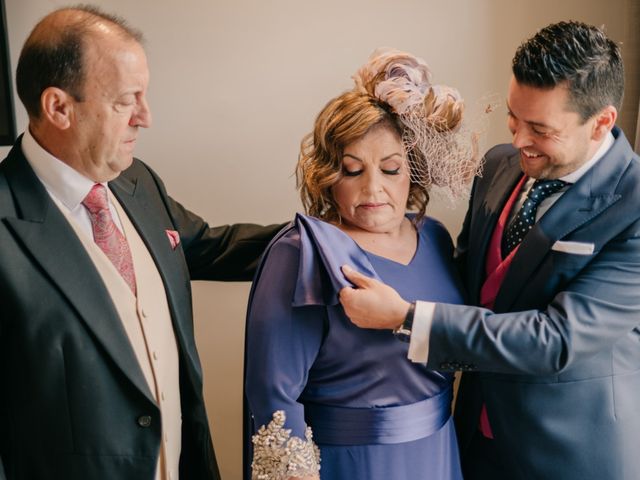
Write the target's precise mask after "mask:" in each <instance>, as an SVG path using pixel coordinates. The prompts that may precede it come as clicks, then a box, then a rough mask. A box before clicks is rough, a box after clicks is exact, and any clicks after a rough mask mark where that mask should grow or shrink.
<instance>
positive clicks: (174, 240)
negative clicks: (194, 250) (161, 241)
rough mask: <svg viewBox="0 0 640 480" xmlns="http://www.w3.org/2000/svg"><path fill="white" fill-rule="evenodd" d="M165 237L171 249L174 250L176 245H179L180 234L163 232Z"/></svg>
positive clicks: (170, 231)
mask: <svg viewBox="0 0 640 480" xmlns="http://www.w3.org/2000/svg"><path fill="white" fill-rule="evenodd" d="M165 232H166V234H167V237H169V243H170V244H171V249H172V250H175V249H176V247H177V246H178V245H180V234H179V233H178V232H176V231H175V230H165Z"/></svg>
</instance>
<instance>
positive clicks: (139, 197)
mask: <svg viewBox="0 0 640 480" xmlns="http://www.w3.org/2000/svg"><path fill="white" fill-rule="evenodd" d="M138 183H139V182H138V179H137V178H129V177H127V176H125V175H120V176H119V177H118V178H117V179H116V180H114V181H112V182H110V183H109V187H110V188H111V191H112V192H113V194H114V195H115V196H116V198H117V199H118V201H119V202H120V204H121V205H122V207H123V209H124V210H125V211H126V212H127V215H128V216H129V219H130V220H131V223H132V224H133V225H134V227H135V228H136V230H137V231H138V234H139V235H140V237H141V238H142V241H143V242H144V243H145V246H146V247H147V250H148V251H149V254H150V255H151V257H152V258H153V261H154V263H155V264H156V267H157V269H158V272H159V273H160V277H161V278H162V282H163V284H164V288H165V292H166V294H167V301H168V304H169V311H170V312H171V319H172V322H173V327H174V331H175V334H176V340H177V341H178V344H179V345H180V351H182V352H184V353H185V354H186V355H188V356H189V357H190V358H189V360H190V361H191V362H192V363H193V365H194V366H196V367H197V368H198V369H199V365H200V362H199V360H198V358H197V356H196V353H195V352H196V346H195V343H194V342H193V334H192V333H190V332H186V331H185V329H187V328H189V327H188V326H189V325H191V321H190V319H191V298H190V296H189V295H190V291H189V289H185V288H184V284H185V272H184V270H183V269H182V268H181V264H182V263H181V261H180V260H179V259H178V258H176V256H180V255H182V252H181V250H180V249H176V250H173V249H172V248H171V246H170V245H171V244H170V242H169V239H168V237H167V234H166V231H165V230H166V229H172V228H173V226H172V225H170V224H166V225H164V224H163V222H162V216H161V214H160V212H158V210H157V207H155V206H153V205H152V200H151V199H150V198H149V196H148V193H147V192H146V190H145V189H144V188H138ZM185 292H186V294H185ZM185 312H187V315H186V317H185Z"/></svg>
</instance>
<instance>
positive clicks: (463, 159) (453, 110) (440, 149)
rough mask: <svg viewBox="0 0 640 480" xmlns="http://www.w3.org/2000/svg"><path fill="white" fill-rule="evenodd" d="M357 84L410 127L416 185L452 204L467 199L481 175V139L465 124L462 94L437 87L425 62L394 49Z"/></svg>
mask: <svg viewBox="0 0 640 480" xmlns="http://www.w3.org/2000/svg"><path fill="white" fill-rule="evenodd" d="M353 80H354V81H355V88H354V90H356V91H360V92H363V93H367V94H368V95H370V96H372V97H374V98H377V99H378V100H379V101H381V102H384V103H386V104H387V105H389V107H391V109H392V111H393V112H394V113H395V114H396V115H398V117H399V119H400V121H401V122H402V124H403V126H404V127H405V128H404V135H403V139H402V140H403V143H404V146H405V149H406V151H407V157H408V160H409V167H410V174H411V180H412V181H413V182H414V183H418V184H420V185H422V186H423V187H431V186H436V187H439V189H440V190H441V191H442V193H444V194H445V196H446V197H448V198H450V199H452V200H453V199H456V198H459V197H460V196H463V195H464V194H466V192H467V184H468V183H469V181H470V180H471V179H472V178H473V176H474V175H476V174H478V173H479V171H480V167H481V156H480V155H479V154H478V133H477V132H476V133H474V132H472V131H471V130H470V129H469V128H467V127H466V125H465V123H464V122H463V121H462V117H463V111H464V104H463V101H462V97H461V95H460V93H459V92H458V91H457V90H456V89H455V88H451V87H447V86H445V85H433V84H432V83H431V72H430V70H429V67H428V66H427V64H426V63H425V62H424V60H422V59H421V58H418V57H415V56H413V55H411V54H410V53H405V52H401V51H399V50H395V49H392V48H379V49H377V50H376V51H374V52H373V53H372V54H371V56H370V57H369V60H368V61H367V63H366V64H365V65H363V66H362V67H361V68H360V69H359V70H358V71H357V72H356V74H355V75H354V76H353Z"/></svg>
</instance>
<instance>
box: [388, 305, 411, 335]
mask: <svg viewBox="0 0 640 480" xmlns="http://www.w3.org/2000/svg"><path fill="white" fill-rule="evenodd" d="M415 313H416V303H415V302H413V303H411V304H409V310H407V315H406V316H405V317H404V322H402V324H401V325H399V326H398V327H396V328H394V329H393V334H394V335H395V337H396V338H397V339H398V340H400V341H401V342H410V341H411V329H412V328H413V317H414V315H415Z"/></svg>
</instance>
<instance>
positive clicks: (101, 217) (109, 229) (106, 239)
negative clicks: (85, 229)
mask: <svg viewBox="0 0 640 480" xmlns="http://www.w3.org/2000/svg"><path fill="white" fill-rule="evenodd" d="M82 205H84V206H85V207H86V209H87V210H88V211H89V217H90V218H91V227H92V229H93V240H94V241H95V242H96V244H97V245H98V246H99V247H100V249H101V250H102V251H103V252H104V253H105V255H106V256H107V258H108V259H109V260H111V263H113V266H114V267H116V270H118V272H120V275H122V278H124V281H125V282H127V285H129V288H131V291H132V292H133V294H134V295H135V294H136V274H135V272H134V270H133V260H132V258H131V250H129V244H128V243H127V239H126V238H124V235H123V234H122V232H121V231H120V230H119V229H118V227H117V226H116V224H115V223H114V222H113V218H112V217H111V212H110V211H109V201H108V199H107V190H106V189H105V188H104V185H101V184H99V183H96V184H95V185H94V186H93V188H91V191H90V192H89V194H88V195H87V196H86V197H85V199H84V200H83V201H82Z"/></svg>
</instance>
